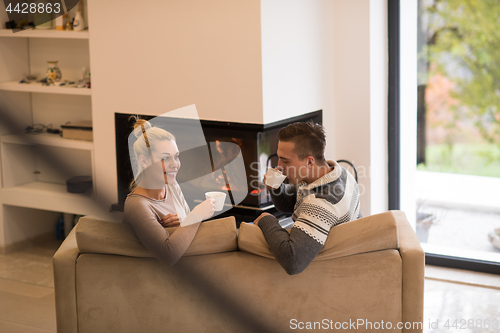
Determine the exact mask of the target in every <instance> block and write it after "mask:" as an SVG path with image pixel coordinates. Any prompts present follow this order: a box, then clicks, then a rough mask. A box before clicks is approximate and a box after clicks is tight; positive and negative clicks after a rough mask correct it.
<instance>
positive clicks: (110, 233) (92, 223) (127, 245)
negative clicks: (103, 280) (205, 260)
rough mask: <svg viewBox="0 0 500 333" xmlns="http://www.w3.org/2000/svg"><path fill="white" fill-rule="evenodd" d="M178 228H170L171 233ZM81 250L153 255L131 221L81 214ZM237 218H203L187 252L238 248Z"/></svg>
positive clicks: (79, 235)
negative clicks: (128, 222)
mask: <svg viewBox="0 0 500 333" xmlns="http://www.w3.org/2000/svg"><path fill="white" fill-rule="evenodd" d="M174 229H175V228H167V230H168V231H169V232H170V233H172V232H173V231H174ZM76 242H77V244H78V248H79V250H80V252H81V253H107V254H118V255H124V256H130V257H154V256H153V254H152V253H151V252H149V251H148V250H147V249H146V248H145V247H144V245H142V243H141V241H140V240H139V238H137V236H136V235H135V233H134V231H133V230H132V228H131V227H130V226H128V225H125V224H122V223H116V222H109V221H104V220H100V219H96V218H92V217H87V216H86V217H82V218H81V219H80V221H79V222H78V224H77V226H76ZM237 249H238V247H237V240H236V222H235V219H234V217H226V218H222V219H217V220H213V221H207V222H203V223H201V225H200V228H199V229H198V232H197V233H196V236H195V237H194V239H193V241H192V242H191V245H189V247H188V249H187V250H186V252H185V253H184V256H194V255H200V254H210V253H221V252H228V251H236V250H237Z"/></svg>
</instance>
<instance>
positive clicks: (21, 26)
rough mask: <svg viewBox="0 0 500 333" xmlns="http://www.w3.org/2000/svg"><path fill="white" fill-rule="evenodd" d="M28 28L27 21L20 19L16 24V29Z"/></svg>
mask: <svg viewBox="0 0 500 333" xmlns="http://www.w3.org/2000/svg"><path fill="white" fill-rule="evenodd" d="M27 27H29V23H28V21H26V20H25V19H22V20H21V21H19V23H18V24H17V28H18V29H25V28H27Z"/></svg>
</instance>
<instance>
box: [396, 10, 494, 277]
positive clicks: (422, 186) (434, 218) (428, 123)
mask: <svg viewBox="0 0 500 333" xmlns="http://www.w3.org/2000/svg"><path fill="white" fill-rule="evenodd" d="M399 4H400V2H399V1H389V46H390V73H389V75H390V90H391V91H390V95H389V107H390V116H389V119H390V121H392V126H391V123H390V126H389V128H390V131H391V130H392V132H391V133H390V136H389V141H390V166H392V168H393V170H392V172H390V178H391V183H390V197H391V198H392V207H391V208H400V207H399V206H398V205H399V201H400V199H403V198H402V197H401V198H400V197H399V196H403V195H407V194H405V192H404V191H399V184H400V179H398V177H400V175H401V171H402V170H400V169H401V165H404V163H402V162H401V159H403V158H404V156H403V154H401V151H404V150H405V149H407V148H409V147H405V146H404V144H403V143H404V142H412V141H411V140H404V136H405V135H416V149H415V155H416V156H414V158H415V161H416V163H415V164H416V165H415V170H413V171H414V172H413V173H412V174H413V175H414V178H415V183H414V184H415V186H414V193H413V197H412V199H413V200H415V210H416V211H415V214H416V216H415V220H416V232H417V236H418V237H419V240H420V241H421V244H422V246H423V248H424V250H425V251H426V254H427V262H428V263H436V264H441V265H445V266H453V267H461V268H471V269H476V270H478V269H479V270H484V271H490V272H500V29H498V26H500V19H499V18H500V6H499V5H498V2H497V1H492V0H490V1H488V0H483V1H468V0H419V1H418V7H417V8H415V11H416V12H415V15H416V16H417V18H416V23H417V29H416V30H415V31H413V32H412V33H416V35H417V36H416V38H415V41H416V43H417V47H416V53H417V54H416V56H415V57H414V59H415V61H416V64H415V65H416V66H415V69H416V71H417V75H416V78H417V84H416V85H415V86H414V89H415V95H416V101H417V102H416V104H417V105H416V107H415V108H413V111H411V112H414V116H415V117H416V131H405V130H404V126H407V124H402V123H401V122H399V119H400V116H401V109H400V107H399V106H400V104H399V100H398V98H399V97H400V95H401V94H402V91H401V89H402V88H401V87H402V86H404V84H403V83H402V82H399V80H403V78H402V77H401V76H400V68H397V66H401V65H400V62H401V57H403V56H402V54H403V53H404V52H401V44H400V41H401V38H402V36H405V33H408V31H404V28H402V27H403V25H402V24H400V16H399V15H400V11H399ZM406 111H407V110H406ZM394 141H396V142H399V143H400V144H399V145H398V144H394ZM412 148H413V147H412Z"/></svg>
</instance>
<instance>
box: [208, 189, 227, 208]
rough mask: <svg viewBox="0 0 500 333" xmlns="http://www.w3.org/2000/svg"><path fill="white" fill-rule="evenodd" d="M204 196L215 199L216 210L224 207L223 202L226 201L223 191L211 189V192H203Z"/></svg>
mask: <svg viewBox="0 0 500 333" xmlns="http://www.w3.org/2000/svg"><path fill="white" fill-rule="evenodd" d="M205 198H207V199H210V198H212V199H215V203H214V205H215V210H216V211H221V210H222V208H224V202H225V201H226V193H224V192H217V191H213V192H206V193H205Z"/></svg>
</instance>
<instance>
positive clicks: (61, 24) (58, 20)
mask: <svg viewBox="0 0 500 333" xmlns="http://www.w3.org/2000/svg"><path fill="white" fill-rule="evenodd" d="M63 16H64V15H59V16H58V17H56V30H64V18H63Z"/></svg>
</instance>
